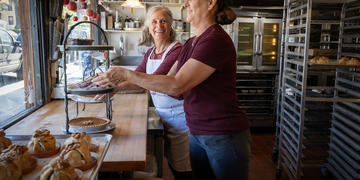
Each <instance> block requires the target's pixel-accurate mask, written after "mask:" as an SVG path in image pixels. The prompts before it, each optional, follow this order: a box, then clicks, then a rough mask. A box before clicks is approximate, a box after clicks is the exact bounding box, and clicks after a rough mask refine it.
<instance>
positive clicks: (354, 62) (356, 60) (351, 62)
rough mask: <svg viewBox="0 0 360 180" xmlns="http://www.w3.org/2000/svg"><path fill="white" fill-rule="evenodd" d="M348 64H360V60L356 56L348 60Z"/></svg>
mask: <svg viewBox="0 0 360 180" xmlns="http://www.w3.org/2000/svg"><path fill="white" fill-rule="evenodd" d="M346 64H347V65H360V62H359V60H358V59H356V58H351V59H350V60H349V61H347V62H346Z"/></svg>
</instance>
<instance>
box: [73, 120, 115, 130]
mask: <svg viewBox="0 0 360 180" xmlns="http://www.w3.org/2000/svg"><path fill="white" fill-rule="evenodd" d="M109 123H110V121H109V120H108V119H103V118H98V117H79V118H75V119H71V120H69V126H71V127H75V128H98V127H103V126H106V125H107V124H109Z"/></svg>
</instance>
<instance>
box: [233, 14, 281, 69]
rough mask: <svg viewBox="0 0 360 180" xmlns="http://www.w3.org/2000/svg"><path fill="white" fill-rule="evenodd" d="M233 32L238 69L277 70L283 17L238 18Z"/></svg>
mask: <svg viewBox="0 0 360 180" xmlns="http://www.w3.org/2000/svg"><path fill="white" fill-rule="evenodd" d="M233 28H234V31H233V32H232V35H233V40H234V44H235V48H236V51H237V70H238V71H277V70H278V69H279V60H280V56H279V53H280V42H281V39H280V38H281V28H282V27H281V19H268V18H258V17H254V18H242V17H239V18H237V19H236V20H235V21H234V23H233Z"/></svg>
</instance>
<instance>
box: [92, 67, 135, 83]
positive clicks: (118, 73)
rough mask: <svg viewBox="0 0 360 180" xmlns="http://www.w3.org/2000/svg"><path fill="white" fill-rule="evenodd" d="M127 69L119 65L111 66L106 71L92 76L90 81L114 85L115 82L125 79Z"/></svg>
mask: <svg viewBox="0 0 360 180" xmlns="http://www.w3.org/2000/svg"><path fill="white" fill-rule="evenodd" d="M126 71H128V70H127V69H124V68H120V67H111V68H110V69H109V70H108V71H106V72H104V73H102V74H101V75H99V76H98V77H96V78H94V79H93V80H92V81H91V82H93V83H94V84H96V85H99V86H102V87H106V86H111V87H116V84H118V83H119V82H122V81H125V80H126Z"/></svg>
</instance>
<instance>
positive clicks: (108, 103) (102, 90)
mask: <svg viewBox="0 0 360 180" xmlns="http://www.w3.org/2000/svg"><path fill="white" fill-rule="evenodd" d="M84 23H88V24H90V25H94V26H95V27H97V28H98V29H100V32H101V33H102V34H103V36H104V40H105V43H106V45H67V40H68V38H69V35H70V34H71V31H72V30H73V29H74V28H75V27H76V26H78V25H80V24H84ZM59 47H60V51H61V52H62V53H63V70H64V92H65V95H64V103H65V114H66V125H65V132H66V133H67V134H68V133H69V112H68V101H69V97H68V95H69V94H75V95H94V94H106V100H105V101H104V103H105V104H106V117H107V118H108V119H109V120H111V119H112V105H111V100H110V92H112V91H114V88H112V87H108V88H95V89H88V90H83V89H80V88H74V89H69V87H68V84H67V75H66V53H67V52H68V51H95V50H96V51H107V53H106V56H105V70H107V69H109V67H110V61H109V50H113V49H114V47H113V46H110V45H109V42H108V39H107V37H106V34H105V32H104V30H103V29H102V28H101V27H100V26H99V25H97V24H96V23H93V22H91V21H82V22H78V23H76V24H74V25H73V26H72V27H71V28H70V29H69V31H68V33H67V34H66V36H65V38H64V40H63V42H62V45H61V46H59ZM100 102H101V103H103V102H102V101H99V103H100ZM83 103H86V102H83ZM91 103H94V102H91Z"/></svg>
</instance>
